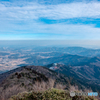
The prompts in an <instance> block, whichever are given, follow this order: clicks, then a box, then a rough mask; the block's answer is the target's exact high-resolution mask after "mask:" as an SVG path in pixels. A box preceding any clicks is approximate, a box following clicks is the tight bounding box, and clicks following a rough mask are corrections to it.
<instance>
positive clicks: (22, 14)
mask: <svg viewBox="0 0 100 100" xmlns="http://www.w3.org/2000/svg"><path fill="white" fill-rule="evenodd" d="M41 17H46V18H49V19H56V20H59V19H68V18H80V17H86V18H100V3H99V2H90V3H68V4H58V5H41V4H38V3H27V4H26V3H25V4H24V3H23V5H22V6H20V5H19V4H14V3H6V2H5V3H0V34H2V33H35V34H36V33H47V34H50V33H52V34H63V37H62V38H65V39H68V38H71V39H79V38H80V39H99V37H100V35H99V34H100V28H95V27H94V26H93V25H79V24H76V25H74V24H65V23H57V24H44V23H42V22H38V21H37V19H39V18H41ZM20 21H23V22H22V23H23V25H20V24H17V22H18V23H19V22H20ZM16 30H18V31H16Z"/></svg>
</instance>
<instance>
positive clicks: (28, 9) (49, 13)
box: [0, 2, 100, 19]
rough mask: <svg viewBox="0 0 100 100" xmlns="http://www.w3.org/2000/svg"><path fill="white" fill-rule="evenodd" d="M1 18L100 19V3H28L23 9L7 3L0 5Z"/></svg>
mask: <svg viewBox="0 0 100 100" xmlns="http://www.w3.org/2000/svg"><path fill="white" fill-rule="evenodd" d="M0 14H1V15H0V18H6V17H9V18H16V19H37V18H40V17H47V18H49V19H66V18H79V17H88V18H100V3H99V2H89V3H84V2H83V3H78V2H77V3H68V4H67V3H66V4H58V5H41V4H37V3H27V4H26V5H25V4H24V5H22V7H20V6H19V4H18V5H16V6H15V5H14V4H9V6H7V5H6V4H5V3H4V4H0Z"/></svg>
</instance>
